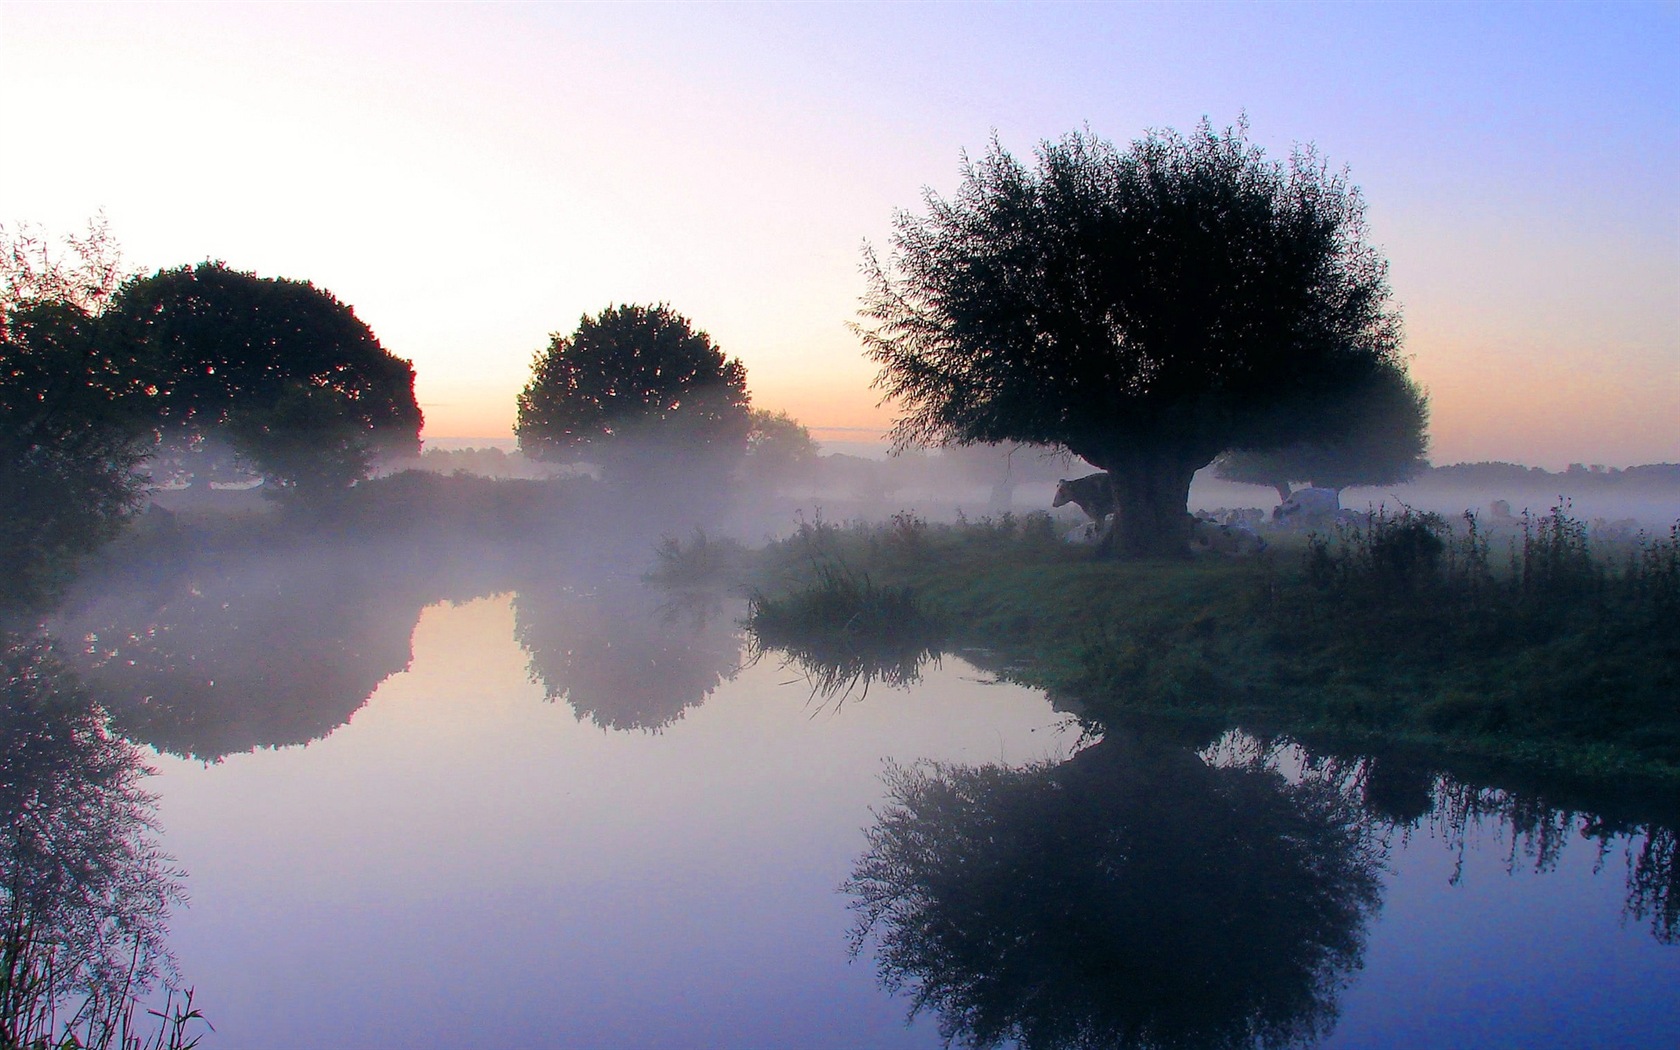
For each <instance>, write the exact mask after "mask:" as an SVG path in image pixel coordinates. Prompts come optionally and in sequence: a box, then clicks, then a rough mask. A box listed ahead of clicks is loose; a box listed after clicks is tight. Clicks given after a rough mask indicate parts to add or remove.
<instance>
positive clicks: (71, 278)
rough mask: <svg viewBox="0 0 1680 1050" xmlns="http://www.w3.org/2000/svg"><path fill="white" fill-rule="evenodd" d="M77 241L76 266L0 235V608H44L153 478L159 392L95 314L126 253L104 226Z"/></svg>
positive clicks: (33, 240)
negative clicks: (145, 467)
mask: <svg viewBox="0 0 1680 1050" xmlns="http://www.w3.org/2000/svg"><path fill="white" fill-rule="evenodd" d="M69 243H70V246H71V254H73V255H74V256H75V259H74V260H69V259H62V258H59V257H56V256H54V255H53V254H52V252H51V250H50V247H49V245H48V244H47V243H46V242H45V241H44V240H43V239H41V238H40V237H38V236H37V235H35V234H33V233H32V232H31V231H29V230H27V229H25V230H23V231H19V232H18V233H16V234H13V233H10V232H8V231H6V230H4V229H0V551H4V552H5V553H4V557H3V558H0V609H4V608H8V607H10V608H14V609H16V608H22V607H37V606H40V605H42V604H44V603H46V602H47V601H48V600H49V599H50V598H51V596H52V595H53V593H54V592H55V591H56V590H57V588H58V586H59V585H60V584H61V583H62V582H63V580H64V579H65V578H66V576H67V575H68V573H69V571H70V569H71V567H72V566H73V565H74V563H75V562H76V560H77V558H79V557H80V556H81V555H83V554H86V553H88V552H90V551H92V550H94V549H95V548H97V547H98V546H99V545H100V544H102V543H104V542H105V541H106V540H108V539H110V538H111V537H112V536H113V535H115V533H116V532H117V530H118V529H120V528H121V526H122V524H123V522H124V521H125V520H127V518H128V517H129V516H130V515H131V514H132V513H133V512H134V511H135V510H136V509H137V508H138V506H139V505H140V503H141V490H142V488H143V487H144V484H145V480H146V479H145V477H144V475H143V474H142V473H141V472H140V469H139V467H140V463H141V460H142V459H143V458H144V455H145V453H146V450H147V449H148V447H149V445H150V443H151V438H152V433H153V432H152V428H151V422H152V419H151V416H152V413H153V412H154V410H155V406H154V399H153V398H151V397H150V396H149V395H150V394H151V392H152V391H151V390H150V389H149V387H148V384H147V382H146V371H145V369H144V367H143V365H142V364H141V362H140V361H139V360H138V359H137V358H136V357H135V356H134V355H132V354H130V353H126V352H124V350H123V348H121V347H114V346H112V345H111V344H110V343H109V342H108V341H107V340H104V339H103V338H101V332H100V321H99V316H98V315H99V311H100V310H101V309H102V307H103V305H104V303H105V301H106V300H107V298H108V297H109V295H110V293H111V290H112V287H113V284H114V282H115V281H116V279H117V277H118V275H119V274H120V272H121V269H120V262H119V259H120V255H119V253H118V251H117V248H116V245H115V243H114V242H113V241H112V240H111V239H110V236H109V234H108V232H107V231H106V230H105V227H104V225H103V223H102V222H96V223H94V224H92V225H91V226H90V229H89V233H88V236H87V237H85V238H81V239H76V238H71V239H70V241H69Z"/></svg>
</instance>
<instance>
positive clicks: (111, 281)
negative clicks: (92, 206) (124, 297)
mask: <svg viewBox="0 0 1680 1050" xmlns="http://www.w3.org/2000/svg"><path fill="white" fill-rule="evenodd" d="M64 246H65V248H67V249H68V254H69V255H71V256H74V257H75V258H74V261H71V260H70V259H68V258H65V256H64V254H62V253H55V252H54V250H53V246H52V242H51V240H50V239H49V238H48V237H47V236H46V235H45V234H44V233H42V232H41V231H40V230H38V229H36V228H35V227H34V226H32V225H30V224H27V223H23V224H19V225H18V226H17V227H15V228H14V229H13V230H10V231H8V230H7V229H6V228H5V226H4V225H0V306H3V307H4V308H5V309H6V310H7V311H10V310H12V309H14V308H17V307H27V306H34V305H40V304H43V303H63V304H66V305H69V306H74V307H76V308H77V309H78V310H80V311H81V312H82V313H84V314H97V313H99V312H100V310H101V309H102V308H103V307H104V305H105V303H106V301H107V300H109V299H110V297H111V294H112V292H114V291H115V290H116V288H117V286H118V285H119V284H120V283H122V281H123V279H124V278H125V277H126V276H127V273H126V271H125V270H124V269H123V265H122V249H121V248H120V247H119V246H118V245H117V241H116V238H115V237H113V236H112V235H111V227H110V223H108V222H107V221H106V219H105V216H104V215H103V214H99V215H96V216H94V217H93V218H92V219H90V220H88V225H87V233H86V234H84V235H82V236H80V237H77V236H67V237H65V238H64ZM0 323H3V322H0Z"/></svg>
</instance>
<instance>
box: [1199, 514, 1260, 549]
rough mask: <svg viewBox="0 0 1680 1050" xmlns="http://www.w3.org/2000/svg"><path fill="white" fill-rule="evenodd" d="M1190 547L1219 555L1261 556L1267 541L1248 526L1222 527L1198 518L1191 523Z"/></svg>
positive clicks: (1216, 523)
mask: <svg viewBox="0 0 1680 1050" xmlns="http://www.w3.org/2000/svg"><path fill="white" fill-rule="evenodd" d="M1190 546H1191V547H1192V548H1193V549H1198V550H1204V551H1212V552H1215V553H1218V554H1235V555H1240V554H1259V553H1260V552H1261V551H1263V550H1265V549H1266V541H1265V540H1264V539H1263V538H1261V536H1260V534H1259V533H1258V532H1255V531H1254V530H1253V529H1251V528H1249V527H1248V526H1246V525H1221V524H1219V523H1218V522H1214V521H1208V520H1207V519H1206V518H1197V519H1196V520H1195V521H1193V522H1191V523H1190Z"/></svg>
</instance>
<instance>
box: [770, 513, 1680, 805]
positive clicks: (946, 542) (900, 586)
mask: <svg viewBox="0 0 1680 1050" xmlns="http://www.w3.org/2000/svg"><path fill="white" fill-rule="evenodd" d="M1507 548H1508V549H1507ZM1677 550H1680V544H1677V537H1676V536H1674V535H1669V536H1666V537H1658V538H1647V539H1646V540H1645V541H1644V543H1643V546H1641V545H1640V544H1639V543H1638V542H1635V543H1633V544H1630V545H1624V547H1623V548H1620V549H1618V550H1616V551H1613V552H1612V551H1606V550H1598V551H1594V550H1592V549H1590V547H1589V545H1588V542H1587V538H1586V532H1585V530H1584V529H1581V528H1579V523H1577V522H1574V521H1573V520H1572V519H1570V518H1569V517H1568V514H1567V511H1560V512H1559V513H1557V514H1555V515H1552V516H1549V517H1545V518H1538V519H1534V520H1533V521H1531V522H1530V523H1528V526H1527V527H1526V528H1525V529H1524V530H1523V532H1521V533H1519V534H1517V535H1515V536H1514V537H1510V538H1509V539H1508V540H1503V541H1495V542H1490V541H1489V539H1488V537H1487V536H1486V534H1485V533H1481V532H1479V531H1478V530H1476V529H1474V528H1471V529H1466V528H1465V527H1464V526H1462V525H1461V526H1460V527H1459V529H1458V530H1457V531H1456V532H1455V531H1454V530H1452V529H1449V528H1448V527H1447V523H1446V522H1445V521H1443V520H1442V519H1440V518H1436V517H1434V516H1432V515H1410V514H1407V515H1403V516H1401V517H1398V518H1393V519H1380V520H1379V521H1378V522H1376V523H1374V524H1373V525H1371V526H1368V527H1366V528H1364V529H1358V530H1349V531H1347V532H1344V533H1343V534H1342V535H1340V536H1337V537H1324V538H1319V539H1317V540H1309V539H1308V538H1306V537H1289V538H1285V539H1283V540H1281V541H1279V542H1274V544H1273V546H1272V549H1271V550H1270V551H1269V552H1267V553H1266V554H1265V555H1262V556H1260V557H1257V558H1248V559H1235V558H1226V557H1222V556H1217V555H1215V556H1206V557H1198V558H1196V559H1192V560H1186V561H1182V562H1147V563H1119V562H1099V561H1093V560H1091V558H1090V555H1089V552H1088V551H1087V550H1085V549H1082V548H1077V547H1070V546H1068V545H1066V544H1063V543H1061V542H1059V540H1058V539H1057V537H1056V535H1055V533H1054V530H1053V529H1052V528H1051V526H1050V523H1049V522H1048V520H1047V519H1043V518H1041V517H1038V516H1029V517H1027V518H1024V519H1008V518H1006V519H1004V520H1002V521H995V522H994V521H987V522H981V523H964V524H958V525H951V526H943V525H929V524H927V523H926V522H922V521H920V520H918V519H915V518H911V517H907V516H899V517H898V518H895V519H894V520H893V521H892V522H890V523H888V524H886V525H882V526H845V527H839V526H834V525H828V524H823V523H815V524H809V525H807V526H805V527H803V528H802V529H801V530H800V532H799V533H798V534H797V535H795V536H794V537H792V538H790V539H788V540H784V541H781V542H779V543H774V544H771V545H769V546H768V547H766V548H765V549H764V550H763V551H762V552H760V553H758V554H757V555H756V557H755V558H754V559H753V562H754V567H753V569H752V570H751V575H752V581H753V582H752V586H753V587H754V588H755V592H756V593H757V594H758V595H759V597H760V603H761V604H762V603H763V602H764V601H765V600H770V601H772V602H774V601H778V600H784V601H785V599H786V598H787V597H788V596H791V595H795V594H797V593H799V592H801V591H802V590H807V589H809V588H811V587H813V586H822V581H821V577H822V575H823V574H824V573H827V574H828V575H829V576H832V575H833V567H834V566H843V567H844V569H845V572H846V573H847V574H849V575H850V576H851V577H852V578H854V579H859V580H867V581H869V583H870V584H871V585H872V586H874V587H875V588H877V589H885V588H890V589H894V590H895V591H899V590H903V591H907V592H908V593H910V594H912V595H914V596H915V599H916V601H917V603H918V609H919V610H920V611H921V612H922V613H925V614H926V615H928V616H931V617H932V618H934V619H935V620H937V621H938V622H939V623H941V624H942V625H943V626H944V630H945V632H946V636H945V639H946V640H945V647H946V648H947V649H954V648H962V649H969V650H980V653H979V654H978V655H979V658H980V660H981V662H983V663H985V664H987V665H988V666H991V667H993V668H994V669H996V670H998V671H999V673H1001V674H1002V675H1003V676H1005V677H1007V678H1009V679H1011V680H1016V681H1020V682H1023V683H1026V684H1031V685H1034V686H1037V687H1041V688H1044V689H1046V690H1047V691H1049V692H1050V693H1051V695H1052V696H1053V697H1055V698H1057V699H1058V700H1059V701H1060V702H1062V703H1063V704H1064V705H1065V706H1068V707H1069V708H1070V709H1072V710H1074V711H1076V712H1078V713H1080V714H1081V716H1082V717H1085V718H1087V719H1089V720H1091V721H1093V722H1095V723H1101V722H1103V721H1104V719H1105V718H1117V717H1126V716H1133V715H1137V714H1145V715H1148V716H1151V717H1165V718H1176V719H1188V720H1196V721H1206V720H1213V721H1219V722H1222V723H1224V724H1226V725H1228V726H1238V727H1242V728H1244V729H1247V730H1249V731H1251V732H1257V733H1266V734H1277V733H1282V734H1288V735H1293V736H1298V737H1302V738H1306V737H1313V738H1317V739H1320V740H1334V741H1336V742H1338V743H1341V744H1344V745H1351V746H1354V747H1367V746H1369V747H1374V746H1378V745H1381V746H1383V747H1408V748H1418V749H1426V750H1429V751H1434V752H1442V753H1446V754H1450V755H1456V756H1458V757H1460V758H1462V759H1466V760H1476V761H1493V762H1497V763H1501V764H1512V765H1515V766H1518V767H1522V768H1530V769H1538V770H1544V771H1546V772H1549V773H1555V774H1564V775H1567V776H1572V777H1580V778H1585V779H1589V780H1592V781H1596V782H1600V783H1606V782H1612V781H1626V780H1639V781H1644V782H1647V783H1649V784H1652V785H1680V629H1677V627H1676V623H1677V616H1680V587H1677V581H1680V557H1677ZM830 619H832V615H831V616H830ZM814 626H816V625H814ZM782 629H783V631H784V635H785V631H786V625H785V624H783V625H782ZM818 629H821V628H820V627H818ZM772 644H780V643H779V642H775V641H773V642H772Z"/></svg>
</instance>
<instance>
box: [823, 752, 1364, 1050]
mask: <svg viewBox="0 0 1680 1050" xmlns="http://www.w3.org/2000/svg"><path fill="white" fill-rule="evenodd" d="M888 787H889V799H890V801H889V804H888V805H887V806H886V807H885V808H884V809H883V810H881V811H879V812H878V813H877V815H876V823H875V825H874V826H873V827H871V828H869V829H867V831H866V835H867V837H868V842H869V850H868V852H867V853H866V854H865V855H864V856H863V857H862V858H861V859H860V860H859V861H858V862H857V865H856V868H855V870H854V872H853V875H852V877H851V879H850V880H849V881H848V882H847V884H846V889H847V890H848V891H849V892H850V893H851V894H852V895H853V896H854V898H855V900H854V902H853V905H852V907H853V908H854V909H855V910H856V911H857V912H858V914H859V923H858V928H857V930H856V934H855V940H854V945H855V946H856V947H857V948H859V949H861V948H862V947H863V945H864V944H866V943H867V942H868V941H869V940H870V938H871V937H874V938H876V939H877V941H878V943H877V963H878V966H879V970H880V974H881V977H882V980H883V982H884V983H885V984H886V985H888V987H890V988H893V989H905V990H908V991H909V992H910V994H911V1012H912V1015H914V1014H915V1013H918V1012H920V1011H923V1010H933V1011H936V1012H937V1014H938V1016H939V1025H940V1031H941V1033H942V1034H944V1036H945V1037H946V1038H947V1039H949V1040H953V1041H961V1042H963V1043H965V1044H967V1045H971V1046H976V1047H991V1046H997V1045H1000V1044H1003V1043H1005V1042H1009V1041H1013V1042H1015V1043H1018V1044H1019V1045H1020V1046H1022V1047H1024V1048H1027V1050H1047V1048H1062V1047H1078V1048H1097V1047H1104V1048H1121V1047H1147V1048H1185V1050H1189V1048H1203V1047H1219V1048H1237V1047H1251V1046H1255V1045H1259V1046H1266V1047H1276V1046H1286V1045H1292V1044H1299V1043H1306V1042H1309V1041H1311V1040H1314V1039H1316V1038H1319V1037H1321V1036H1323V1035H1324V1034H1326V1033H1328V1032H1329V1030H1330V1029H1331V1028H1332V1027H1333V1026H1334V1023H1335V1019H1336V1012H1337V1003H1336V999H1337V995H1338V993H1339V991H1340V988H1341V986H1342V983H1343V982H1344V981H1345V979H1346V977H1347V975H1348V974H1349V973H1351V972H1352V971H1354V970H1356V969H1357V968H1358V967H1359V965H1360V958H1361V955H1362V953H1363V950H1364V937H1365V925H1366V922H1367V921H1368V920H1369V918H1370V916H1371V915H1372V914H1373V913H1374V911H1375V910H1376V908H1377V906H1378V904H1379V900H1380V897H1379V893H1380V881H1379V875H1380V864H1381V851H1380V847H1379V845H1378V844H1377V842H1376V841H1375V839H1374V837H1373V836H1372V835H1370V834H1369V833H1368V832H1367V831H1366V830H1365V829H1364V828H1363V826H1362V825H1361V824H1360V822H1359V815H1358V812H1357V808H1356V807H1354V806H1352V805H1350V804H1349V802H1348V801H1347V800H1346V799H1345V798H1343V797H1342V796H1341V795H1340V794H1339V792H1338V791H1337V789H1336V788H1335V786H1334V785H1332V784H1329V783H1326V782H1323V781H1317V780H1311V779H1309V780H1306V781H1303V782H1300V783H1295V784H1291V783H1289V782H1288V781H1286V780H1285V779H1284V778H1283V777H1282V776H1281V775H1279V774H1278V773H1277V772H1276V771H1275V770H1273V769H1271V768H1269V767H1267V766H1266V765H1265V764H1264V763H1259V762H1251V763H1247V764H1243V765H1237V766H1229V767H1219V766H1210V765H1207V764H1204V763H1203V762H1202V761H1201V760H1200V759H1199V758H1198V757H1197V756H1196V755H1195V753H1194V752H1191V751H1189V750H1187V749H1182V748H1176V747H1170V746H1163V745H1159V744H1142V743H1137V742H1132V741H1130V740H1129V739H1122V738H1118V737H1111V738H1109V739H1105V740H1104V741H1103V742H1101V743H1099V744H1097V745H1095V746H1093V747H1091V748H1088V749H1086V750H1085V751H1083V752H1081V753H1080V754H1079V755H1077V756H1075V757H1074V758H1073V759H1072V760H1070V761H1068V762H1065V763H1062V764H1060V765H1044V766H1035V767H1029V768H1026V769H1007V768H1004V767H1000V766H991V765H988V766H981V767H963V766H947V765H939V764H931V763H929V764H922V765H918V766H915V767H912V768H902V767H896V768H893V769H892V770H891V771H890V772H889V775H888Z"/></svg>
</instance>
